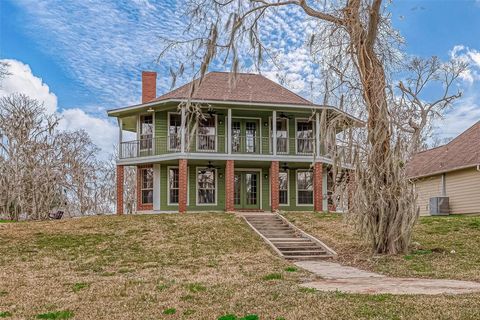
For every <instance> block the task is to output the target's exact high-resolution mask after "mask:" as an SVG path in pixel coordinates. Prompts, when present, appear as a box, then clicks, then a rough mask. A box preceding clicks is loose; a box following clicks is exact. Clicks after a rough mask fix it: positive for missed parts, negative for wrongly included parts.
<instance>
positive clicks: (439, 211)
mask: <svg viewBox="0 0 480 320" xmlns="http://www.w3.org/2000/svg"><path fill="white" fill-rule="evenodd" d="M449 213H450V206H449V204H448V197H432V198H430V214H431V215H432V216H448V214H449Z"/></svg>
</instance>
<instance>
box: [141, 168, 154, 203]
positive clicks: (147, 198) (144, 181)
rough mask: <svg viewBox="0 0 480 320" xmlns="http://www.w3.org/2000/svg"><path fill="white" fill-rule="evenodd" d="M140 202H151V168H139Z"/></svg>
mask: <svg viewBox="0 0 480 320" xmlns="http://www.w3.org/2000/svg"><path fill="white" fill-rule="evenodd" d="M140 174H141V187H142V188H141V189H142V204H150V203H153V168H143V169H141V172H140Z"/></svg>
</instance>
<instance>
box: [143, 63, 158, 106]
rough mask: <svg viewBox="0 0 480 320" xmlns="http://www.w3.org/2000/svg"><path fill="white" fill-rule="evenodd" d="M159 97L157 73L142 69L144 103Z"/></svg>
mask: <svg viewBox="0 0 480 320" xmlns="http://www.w3.org/2000/svg"><path fill="white" fill-rule="evenodd" d="M156 97H157V73H156V72H154V71H142V103H146V102H149V101H152V100H153V99H155V98H156Z"/></svg>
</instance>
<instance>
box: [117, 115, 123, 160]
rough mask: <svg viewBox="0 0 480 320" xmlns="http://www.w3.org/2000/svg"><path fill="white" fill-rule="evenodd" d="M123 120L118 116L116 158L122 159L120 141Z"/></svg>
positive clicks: (121, 138) (121, 139)
mask: <svg viewBox="0 0 480 320" xmlns="http://www.w3.org/2000/svg"><path fill="white" fill-rule="evenodd" d="M122 127H123V120H122V118H118V158H119V159H122V142H123V132H122V131H123V130H122Z"/></svg>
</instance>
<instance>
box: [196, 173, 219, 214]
mask: <svg viewBox="0 0 480 320" xmlns="http://www.w3.org/2000/svg"><path fill="white" fill-rule="evenodd" d="M199 169H207V167H205V166H200V167H195V204H196V205H197V206H217V202H218V169H216V168H214V169H213V170H215V202H214V203H199V202H198V170H199Z"/></svg>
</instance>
